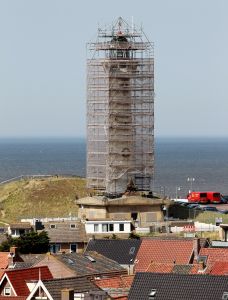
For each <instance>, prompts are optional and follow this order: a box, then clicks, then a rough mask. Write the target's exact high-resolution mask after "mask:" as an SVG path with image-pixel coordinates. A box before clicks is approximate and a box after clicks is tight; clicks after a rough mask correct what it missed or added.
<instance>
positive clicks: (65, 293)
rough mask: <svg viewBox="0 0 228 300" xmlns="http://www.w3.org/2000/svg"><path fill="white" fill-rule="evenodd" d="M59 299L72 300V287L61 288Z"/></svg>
mask: <svg viewBox="0 0 228 300" xmlns="http://www.w3.org/2000/svg"><path fill="white" fill-rule="evenodd" d="M61 300H74V290H72V289H64V290H61Z"/></svg>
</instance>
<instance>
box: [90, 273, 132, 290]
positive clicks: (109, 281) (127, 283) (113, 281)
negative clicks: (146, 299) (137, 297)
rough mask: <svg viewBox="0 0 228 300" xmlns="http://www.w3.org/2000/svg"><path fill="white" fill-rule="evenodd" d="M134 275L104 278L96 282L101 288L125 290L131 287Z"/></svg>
mask: <svg viewBox="0 0 228 300" xmlns="http://www.w3.org/2000/svg"><path fill="white" fill-rule="evenodd" d="M133 279H134V275H122V276H115V277H110V278H102V279H97V280H95V281H94V282H95V284H96V285H97V286H98V287H100V288H102V289H103V288H125V287H131V284H132V282H133Z"/></svg>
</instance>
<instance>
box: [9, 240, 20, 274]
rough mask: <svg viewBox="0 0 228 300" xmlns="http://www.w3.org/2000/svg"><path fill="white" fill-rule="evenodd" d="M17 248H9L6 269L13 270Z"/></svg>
mask: <svg viewBox="0 0 228 300" xmlns="http://www.w3.org/2000/svg"><path fill="white" fill-rule="evenodd" d="M17 250H18V249H17V247H14V246H13V247H10V253H9V254H8V269H13V268H14V262H15V258H16V257H17V256H18V251H17Z"/></svg>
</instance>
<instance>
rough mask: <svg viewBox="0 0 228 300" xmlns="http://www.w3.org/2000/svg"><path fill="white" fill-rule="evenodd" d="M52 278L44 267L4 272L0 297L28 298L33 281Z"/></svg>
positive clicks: (0, 282)
mask: <svg viewBox="0 0 228 300" xmlns="http://www.w3.org/2000/svg"><path fill="white" fill-rule="evenodd" d="M52 278H53V276H52V274H51V272H50V271H49V269H48V267H46V266H42V267H38V268H28V269H21V270H5V271H4V273H3V275H2V277H1V281H0V295H1V296H2V297H3V296H4V297H28V296H29V294H30V291H31V289H32V288H33V287H34V282H35V281H38V280H39V279H42V280H44V279H52ZM8 299H9V298H8Z"/></svg>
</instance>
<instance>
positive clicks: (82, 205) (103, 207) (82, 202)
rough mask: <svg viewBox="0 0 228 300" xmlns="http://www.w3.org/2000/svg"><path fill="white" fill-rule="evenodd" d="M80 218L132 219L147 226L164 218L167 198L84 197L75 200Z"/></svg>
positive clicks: (142, 225) (139, 225)
mask: <svg viewBox="0 0 228 300" xmlns="http://www.w3.org/2000/svg"><path fill="white" fill-rule="evenodd" d="M76 203H77V205H78V206H79V210H78V216H79V217H80V218H81V219H88V220H91V219H94V218H97V219H111V220H117V221H118V220H123V219H124V220H132V221H134V223H135V226H138V227H149V226H150V225H152V224H153V223H154V222H159V221H163V220H164V213H163V207H164V205H168V203H169V201H168V200H162V199H155V198H146V197H141V196H125V195H124V196H123V197H121V198H115V199H107V198H106V197H95V196H94V197H85V198H81V199H78V200H76Z"/></svg>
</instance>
